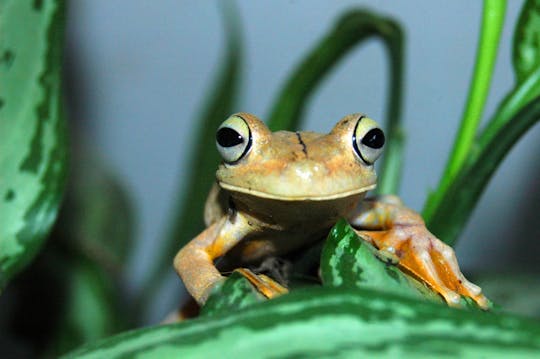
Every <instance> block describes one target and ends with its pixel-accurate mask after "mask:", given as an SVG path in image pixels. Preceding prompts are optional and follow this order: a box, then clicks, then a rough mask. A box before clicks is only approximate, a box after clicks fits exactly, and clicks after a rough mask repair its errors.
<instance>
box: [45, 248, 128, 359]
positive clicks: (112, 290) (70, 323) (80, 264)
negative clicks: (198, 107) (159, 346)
mask: <svg viewBox="0 0 540 359" xmlns="http://www.w3.org/2000/svg"><path fill="white" fill-rule="evenodd" d="M64 264H65V266H64V268H65V269H66V272H65V273H66V274H65V275H64V276H63V277H64V279H65V280H66V284H65V286H66V289H67V293H66V297H65V298H66V301H65V302H64V303H63V304H64V305H63V308H62V317H61V320H60V326H59V327H58V330H57V332H56V333H57V334H56V338H54V340H53V341H52V342H50V343H49V344H50V345H49V354H50V355H52V356H55V357H56V356H58V355H59V354H63V353H66V352H67V351H69V350H72V349H73V348H76V347H77V346H80V345H82V344H83V343H90V342H95V341H96V340H98V339H102V338H105V337H107V336H110V335H112V334H115V333H118V332H119V331H120V330H122V329H125V328H126V327H127V326H126V317H125V311H124V310H122V308H123V307H124V306H125V304H123V303H122V302H121V296H119V293H118V288H117V286H116V285H115V283H114V282H113V281H112V280H111V277H110V276H108V274H107V273H106V271H104V270H103V269H102V268H99V267H98V266H96V264H95V263H93V262H91V261H88V260H87V259H85V258H81V257H75V258H65V259H64Z"/></svg>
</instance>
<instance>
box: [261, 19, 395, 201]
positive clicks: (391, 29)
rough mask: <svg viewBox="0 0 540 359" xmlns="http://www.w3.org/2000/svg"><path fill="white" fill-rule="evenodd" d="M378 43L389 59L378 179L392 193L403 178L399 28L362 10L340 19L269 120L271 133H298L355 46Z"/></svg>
mask: <svg viewBox="0 0 540 359" xmlns="http://www.w3.org/2000/svg"><path fill="white" fill-rule="evenodd" d="M371 37H378V38H379V39H380V40H382V42H383V44H384V45H385V47H386V49H387V51H388V55H389V56H388V57H389V59H390V66H389V68H390V81H389V85H388V89H389V97H388V103H387V139H388V141H387V145H386V150H385V156H384V158H385V159H384V162H383V165H382V169H381V171H380V173H381V174H382V173H384V175H381V179H382V180H381V181H380V182H379V192H382V193H396V192H397V188H398V186H399V182H400V178H401V162H402V161H401V157H402V151H401V149H402V147H403V134H402V131H401V129H400V122H401V121H400V119H401V104H402V92H403V91H402V88H403V86H402V84H403V60H404V56H403V43H404V40H403V31H402V29H401V27H400V26H399V24H398V23H396V22H395V21H393V20H392V19H388V18H384V17H381V16H378V15H375V14H373V13H370V12H366V11H363V10H354V11H350V12H348V13H346V14H345V15H343V16H342V17H341V18H340V19H339V20H338V22H337V24H336V26H335V27H334V28H333V29H332V30H331V31H330V32H329V33H328V34H327V35H326V36H325V37H324V38H323V39H322V40H321V42H320V43H319V44H318V45H317V46H316V47H315V48H314V49H313V50H312V51H311V52H310V53H309V54H308V56H307V57H306V58H305V59H304V60H303V61H302V62H301V63H300V65H299V66H298V67H297V69H296V70H295V71H294V72H293V74H292V76H291V77H290V79H289V81H288V82H287V83H286V84H285V86H284V88H283V89H282V90H281V92H280V93H279V96H278V97H277V99H276V100H275V102H274V105H273V106H272V109H271V112H270V116H269V117H268V119H269V120H268V126H269V128H270V129H271V130H273V131H276V130H282V129H290V130H296V129H297V128H298V127H299V126H300V123H301V121H302V118H303V112H304V109H305V107H306V105H307V103H308V101H309V99H310V98H311V95H312V94H313V93H314V92H315V90H316V89H317V86H318V85H319V84H320V82H321V81H322V79H323V78H324V77H325V76H326V75H327V74H328V73H329V72H330V71H331V70H332V69H333V68H334V67H335V66H336V64H337V63H338V62H339V61H340V60H341V59H342V58H343V57H344V56H345V55H346V54H347V53H348V52H349V51H350V50H352V48H354V47H355V46H358V45H359V44H361V43H362V42H363V41H364V40H366V39H368V38H371Z"/></svg>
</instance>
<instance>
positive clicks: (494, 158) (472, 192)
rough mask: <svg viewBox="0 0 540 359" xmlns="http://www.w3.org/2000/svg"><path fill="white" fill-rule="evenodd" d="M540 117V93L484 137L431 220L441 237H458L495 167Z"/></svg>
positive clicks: (431, 225)
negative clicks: (498, 127)
mask: <svg viewBox="0 0 540 359" xmlns="http://www.w3.org/2000/svg"><path fill="white" fill-rule="evenodd" d="M539 119H540V97H537V98H536V99H535V100H534V101H532V102H531V103H530V104H529V105H528V106H526V107H524V108H523V109H521V111H519V112H518V113H517V114H516V115H515V116H514V117H513V118H512V119H511V120H510V121H506V122H505V123H504V124H503V125H502V127H501V128H500V129H498V131H496V132H494V133H493V134H491V135H490V136H489V137H488V140H485V139H484V137H481V138H480V141H479V143H478V145H477V147H476V148H475V151H473V153H472V154H471V156H470V157H469V159H468V161H467V162H466V164H465V168H464V169H463V170H462V171H461V173H460V174H459V175H458V176H457V177H456V179H455V180H454V182H453V183H452V184H451V186H450V187H449V188H448V190H447V191H446V192H445V194H444V195H445V196H444V198H443V200H442V201H441V204H440V206H439V208H438V210H437V211H436V212H435V213H434V215H433V216H432V217H431V220H430V221H429V222H428V223H427V224H428V228H429V229H430V230H431V231H432V232H433V233H434V234H435V235H436V236H437V237H439V238H441V239H442V240H443V241H444V242H446V243H448V244H450V245H451V244H453V243H454V242H455V241H456V239H457V237H458V236H459V234H460V233H461V231H462V230H463V227H464V226H465V224H466V223H467V220H468V218H469V217H470V214H471V212H472V211H473V209H474V207H475V204H476V203H477V202H478V199H479V198H480V196H481V194H482V192H483V191H484V189H485V187H486V185H487V183H488V182H489V179H490V178H491V177H492V175H493V173H494V172H495V170H496V169H497V168H498V166H499V165H500V163H501V162H502V160H503V159H504V157H505V156H506V154H508V152H509V151H510V149H511V148H512V146H513V145H514V144H515V143H516V142H517V141H518V140H519V139H520V138H521V136H522V135H523V134H525V133H526V132H527V130H528V129H529V128H530V127H532V126H533V125H534V124H535V123H536V122H537V121H538V120H539Z"/></svg>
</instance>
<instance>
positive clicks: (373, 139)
mask: <svg viewBox="0 0 540 359" xmlns="http://www.w3.org/2000/svg"><path fill="white" fill-rule="evenodd" d="M383 146H384V132H383V131H382V130H381V129H380V127H379V125H378V124H377V122H375V121H373V120H372V119H371V118H368V117H364V116H360V118H359V119H358V122H357V123H356V128H355V129H354V134H353V147H354V151H355V152H356V154H357V155H358V157H360V158H361V159H362V161H364V162H365V163H367V164H368V165H371V164H373V163H374V162H375V161H376V160H377V158H379V156H380V155H381V153H382V149H383Z"/></svg>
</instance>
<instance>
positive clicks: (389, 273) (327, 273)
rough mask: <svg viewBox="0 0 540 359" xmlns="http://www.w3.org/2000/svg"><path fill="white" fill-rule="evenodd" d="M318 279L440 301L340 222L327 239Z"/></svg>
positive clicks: (344, 223)
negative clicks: (384, 259)
mask: <svg viewBox="0 0 540 359" xmlns="http://www.w3.org/2000/svg"><path fill="white" fill-rule="evenodd" d="M321 277H322V281H323V284H324V285H327V286H333V287H341V286H343V287H347V288H373V289H378V290H382V291H387V292H391V293H395V294H399V295H406V296H409V297H413V298H423V299H427V300H430V301H434V302H438V303H442V302H443V301H442V298H441V297H440V296H439V295H437V294H436V293H434V292H432V291H431V290H429V289H428V288H427V287H426V286H425V285H423V284H422V283H420V282H418V281H417V280H415V279H413V278H412V277H410V276H408V275H406V274H404V273H403V272H402V271H401V270H400V269H399V268H398V267H397V266H396V265H394V264H392V263H390V262H387V261H386V262H385V261H383V259H382V258H380V256H379V255H378V250H377V249H376V248H375V247H373V246H372V245H371V244H369V243H368V242H366V241H365V240H363V239H362V238H360V237H359V236H358V235H357V234H356V233H355V232H354V230H353V229H352V228H351V226H350V225H349V224H348V223H347V221H345V220H343V219H341V220H339V221H338V223H336V225H335V226H334V227H333V228H332V230H331V231H330V234H329V235H328V238H327V240H326V244H325V246H324V248H323V251H322V255H321Z"/></svg>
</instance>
